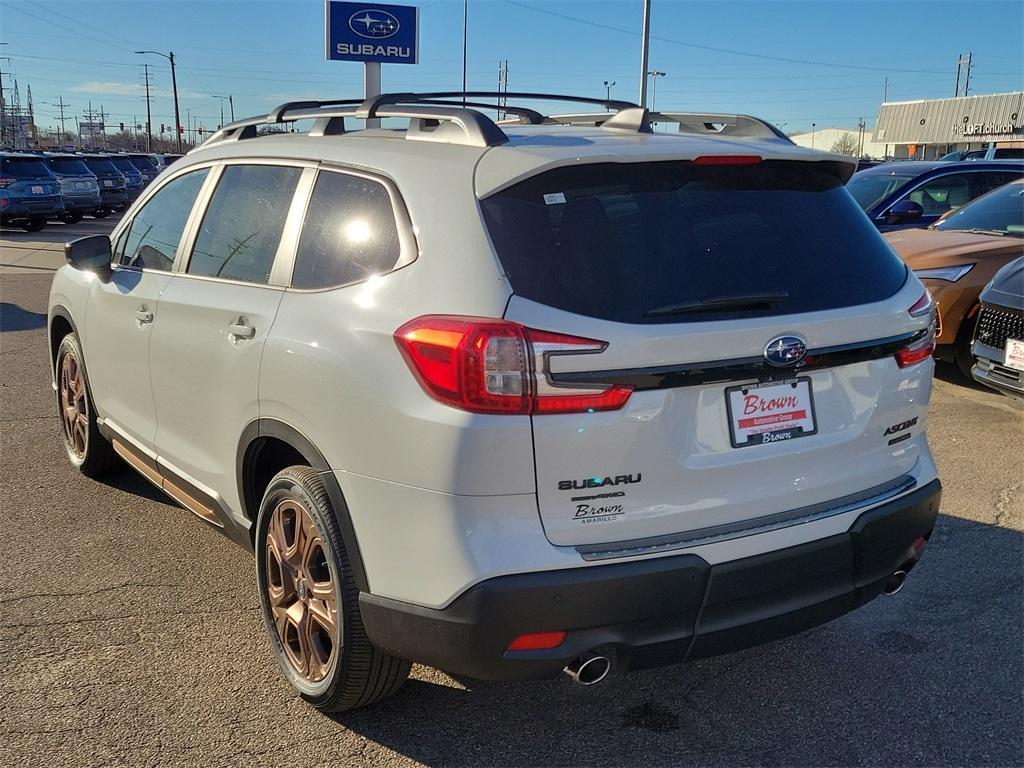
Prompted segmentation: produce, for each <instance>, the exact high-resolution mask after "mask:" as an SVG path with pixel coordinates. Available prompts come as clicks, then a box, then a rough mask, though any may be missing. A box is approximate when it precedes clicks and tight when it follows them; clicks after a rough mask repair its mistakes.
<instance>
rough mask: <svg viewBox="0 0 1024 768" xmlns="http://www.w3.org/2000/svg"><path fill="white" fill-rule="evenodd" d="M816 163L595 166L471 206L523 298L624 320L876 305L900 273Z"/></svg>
mask: <svg viewBox="0 0 1024 768" xmlns="http://www.w3.org/2000/svg"><path fill="white" fill-rule="evenodd" d="M818 166H819V164H817V163H805V162H788V161H767V162H761V163H757V164H754V165H746V166H735V165H733V166H726V165H717V166H716V165H697V164H694V163H690V162H680V161H672V162H651V163H596V164H589V165H578V166H570V167H565V168H558V169H555V170H552V171H547V172H545V173H541V174H539V175H538V176H535V177H532V178H530V179H527V180H526V181H523V182H520V183H519V184H516V185H515V186H513V187H510V188H508V189H505V190H502V191H501V192H498V193H496V194H494V195H492V196H490V197H488V198H486V199H484V200H482V201H481V207H482V209H483V213H484V219H485V221H486V224H487V229H488V231H489V232H490V235H491V241H492V242H493V244H494V247H495V250H496V252H497V255H498V258H499V259H500V261H501V264H502V266H503V267H504V269H505V273H506V274H507V275H508V278H509V280H510V282H511V284H512V289H513V291H514V292H515V293H516V294H517V295H519V296H522V297H523V298H526V299H530V300H532V301H536V302H539V303H541V304H545V305H547V306H551V307H556V308H558V309H562V310H566V311H569V312H574V313H576V314H581V315H586V316H588V317H596V318H600V319H604V320H612V321H616V322H625V323H672V322H697V321H704V320H717V319H729V318H739V317H755V316H768V315H784V314H794V313H799V312H813V311H818V310H827V309H833V308H836V307H843V306H853V305H857V304H866V303H869V302H874V301H881V300H883V299H886V298H888V297H889V296H892V295H893V294H894V293H895V292H896V291H898V290H899V289H900V287H901V286H902V285H903V283H904V281H905V279H906V268H905V267H904V265H903V263H902V262H901V261H900V260H899V259H898V258H897V257H896V256H895V254H893V252H892V250H891V249H890V248H889V247H888V246H887V245H886V244H885V241H884V240H882V237H881V235H880V234H879V233H878V230H877V229H876V228H875V227H874V225H872V224H871V222H870V221H868V219H867V218H866V217H865V216H864V214H863V213H862V212H861V211H860V210H859V209H858V208H857V205H856V204H855V203H854V201H853V200H852V199H851V198H850V196H849V195H848V194H846V192H845V190H844V189H843V185H842V182H841V181H840V180H839V179H838V178H837V177H836V176H835V175H833V174H832V173H830V172H827V170H825V169H823V168H820V167H818Z"/></svg>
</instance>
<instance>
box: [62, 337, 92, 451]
mask: <svg viewBox="0 0 1024 768" xmlns="http://www.w3.org/2000/svg"><path fill="white" fill-rule="evenodd" d="M60 407H61V421H62V422H63V424H64V437H65V438H66V439H67V444H68V450H69V451H70V452H71V453H72V455H73V456H74V457H75V459H77V460H78V461H83V460H84V459H85V453H86V449H87V448H88V446H89V443H88V440H89V404H88V398H87V397H86V394H85V376H84V375H83V374H82V366H81V365H80V364H79V362H78V358H77V357H75V355H74V354H73V353H72V352H70V351H69V352H67V353H66V354H65V355H64V357H63V358H62V359H61V364H60Z"/></svg>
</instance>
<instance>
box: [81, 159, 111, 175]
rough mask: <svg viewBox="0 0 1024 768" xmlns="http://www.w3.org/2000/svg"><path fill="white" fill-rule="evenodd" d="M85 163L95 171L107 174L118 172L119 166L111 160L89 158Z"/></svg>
mask: <svg viewBox="0 0 1024 768" xmlns="http://www.w3.org/2000/svg"><path fill="white" fill-rule="evenodd" d="M85 164H86V166H87V167H88V168H89V170H90V171H92V172H93V173H99V174H104V175H107V176H112V175H114V174H115V173H117V168H115V167H114V164H113V163H112V162H110V161H109V160H102V159H99V158H89V159H88V160H86V161H85Z"/></svg>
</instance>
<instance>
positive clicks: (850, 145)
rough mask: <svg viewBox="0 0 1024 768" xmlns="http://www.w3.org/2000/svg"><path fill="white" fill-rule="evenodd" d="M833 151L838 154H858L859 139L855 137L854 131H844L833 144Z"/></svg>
mask: <svg viewBox="0 0 1024 768" xmlns="http://www.w3.org/2000/svg"><path fill="white" fill-rule="evenodd" d="M832 151H833V152H835V153H836V154H838V155H849V156H850V157H853V156H854V155H856V154H857V139H855V138H854V137H853V134H852V133H844V134H843V135H842V136H841V137H840V138H839V139H837V140H836V141H835V143H834V144H832Z"/></svg>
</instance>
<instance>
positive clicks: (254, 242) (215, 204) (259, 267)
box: [188, 165, 302, 283]
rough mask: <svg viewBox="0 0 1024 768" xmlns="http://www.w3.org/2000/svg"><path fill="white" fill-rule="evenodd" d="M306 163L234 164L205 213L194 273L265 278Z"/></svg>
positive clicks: (190, 265) (191, 270)
mask: <svg viewBox="0 0 1024 768" xmlns="http://www.w3.org/2000/svg"><path fill="white" fill-rule="evenodd" d="M301 173H302V169H301V168H286V167H282V166H274V165H229V166H228V167H226V168H225V169H224V173H223V174H222V175H221V177H220V181H219V182H218V183H217V190H216V192H214V194H213V199H212V200H210V206H209V208H208V209H207V210H206V215H205V216H203V224H202V227H200V230H199V235H198V237H197V238H196V245H195V248H194V249H193V250H192V258H191V259H190V260H189V263H188V273H189V274H190V275H206V276H207V277H222V278H225V279H228V280H241V281H243V282H247V283H266V282H267V281H268V280H269V278H270V269H271V267H273V265H274V256H275V255H276V254H277V246H278V244H279V243H280V242H281V232H282V230H283V229H284V222H285V219H286V218H287V216H288V208H289V206H290V205H291V202H292V196H293V195H294V193H295V186H296V184H298V183H299V176H300V175H301Z"/></svg>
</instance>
